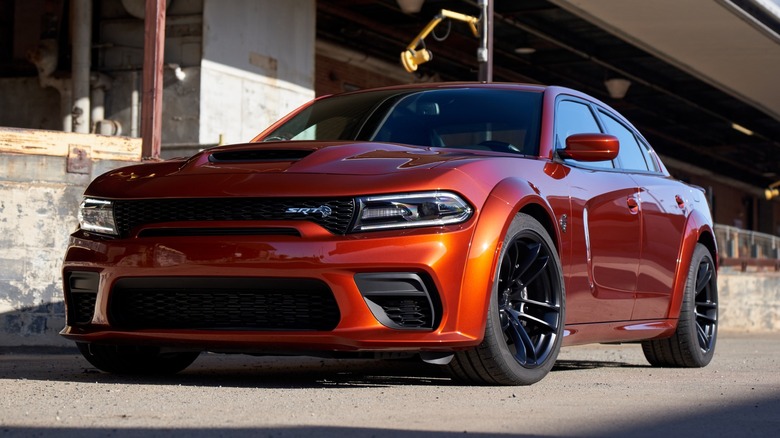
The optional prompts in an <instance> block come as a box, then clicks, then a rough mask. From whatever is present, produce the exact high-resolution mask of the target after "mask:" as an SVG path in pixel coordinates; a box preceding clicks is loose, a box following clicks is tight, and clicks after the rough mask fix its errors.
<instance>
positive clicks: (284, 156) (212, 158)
mask: <svg viewBox="0 0 780 438" xmlns="http://www.w3.org/2000/svg"><path fill="white" fill-rule="evenodd" d="M312 152H314V150H311V149H250V150H234V151H224V152H214V153H213V154H211V155H209V162H210V163H256V162H264V161H266V162H267V161H298V160H300V159H303V158H305V157H306V156H308V155H309V154H311V153H312Z"/></svg>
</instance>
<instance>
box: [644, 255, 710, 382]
mask: <svg viewBox="0 0 780 438" xmlns="http://www.w3.org/2000/svg"><path fill="white" fill-rule="evenodd" d="M717 335H718V280H717V273H716V271H715V263H714V262H713V261H712V255H710V252H709V250H707V248H706V247H705V246H704V245H702V244H697V245H696V248H695V249H694V251H693V256H692V257H691V266H690V268H689V269H688V279H687V281H686V283H685V293H684V295H683V302H682V307H681V308H680V319H679V321H678V322H677V330H676V331H675V332H674V335H672V337H671V338H668V339H657V340H651V341H644V342H642V350H643V351H644V353H645V358H647V361H648V362H650V364H651V365H655V366H664V367H685V368H698V367H703V366H706V365H707V364H708V363H710V361H711V360H712V355H713V354H714V352H715V341H716V340H717Z"/></svg>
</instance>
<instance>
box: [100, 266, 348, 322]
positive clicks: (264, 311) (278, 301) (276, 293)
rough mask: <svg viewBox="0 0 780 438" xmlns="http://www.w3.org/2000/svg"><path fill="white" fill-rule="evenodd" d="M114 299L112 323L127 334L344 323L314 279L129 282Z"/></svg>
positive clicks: (325, 290) (154, 279)
mask: <svg viewBox="0 0 780 438" xmlns="http://www.w3.org/2000/svg"><path fill="white" fill-rule="evenodd" d="M110 296H111V298H110V300H109V318H110V322H111V324H112V325H113V326H115V327H117V328H126V329H194V330H210V329H222V330H313V331H330V330H333V329H334V328H336V326H337V325H338V323H339V320H340V319H341V315H340V313H339V308H338V305H337V304H336V300H335V298H334V297H333V293H332V292H331V290H330V288H329V287H328V286H327V285H326V284H325V283H324V282H322V281H320V280H314V279H279V278H214V277H208V278H198V277H195V278H177V277H149V278H126V279H120V280H118V281H117V282H116V284H115V285H114V288H113V289H112V291H111V295H110Z"/></svg>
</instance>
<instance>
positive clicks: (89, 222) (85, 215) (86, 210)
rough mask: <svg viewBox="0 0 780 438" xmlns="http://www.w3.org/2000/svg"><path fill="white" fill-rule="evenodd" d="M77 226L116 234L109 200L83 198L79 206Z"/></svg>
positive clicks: (86, 229)
mask: <svg viewBox="0 0 780 438" xmlns="http://www.w3.org/2000/svg"><path fill="white" fill-rule="evenodd" d="M79 226H81V229H82V230H85V231H93V232H95V233H101V234H111V235H113V236H116V235H118V234H119V233H118V232H117V231H116V222H115V221H114V207H113V204H112V203H111V201H106V200H104V199H94V198H85V199H84V201H82V202H81V205H80V206H79Z"/></svg>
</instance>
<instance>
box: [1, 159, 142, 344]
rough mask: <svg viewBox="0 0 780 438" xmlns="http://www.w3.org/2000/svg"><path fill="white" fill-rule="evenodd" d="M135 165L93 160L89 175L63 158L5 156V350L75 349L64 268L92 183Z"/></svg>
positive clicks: (3, 285)
mask: <svg viewBox="0 0 780 438" xmlns="http://www.w3.org/2000/svg"><path fill="white" fill-rule="evenodd" d="M127 164H130V163H129V162H124V161H113V160H93V161H92V165H91V172H90V173H88V174H78V173H68V172H66V171H65V169H66V166H67V158H66V157H64V156H46V155H27V154H10V153H2V152H0V248H2V252H0V346H18V345H47V346H58V345H70V343H68V342H66V341H65V340H64V339H62V338H61V337H60V336H58V335H57V334H58V333H59V331H60V330H62V328H63V327H64V325H65V306H64V304H63V297H62V274H61V273H60V265H61V263H62V257H63V255H64V254H65V248H66V246H67V242H68V236H69V235H70V233H71V232H73V230H75V229H76V226H77V225H78V222H77V219H76V213H77V210H78V205H79V203H80V202H81V195H82V193H83V192H84V189H85V188H86V186H87V184H88V183H89V182H90V181H91V180H92V179H93V178H94V177H95V176H97V175H99V174H101V173H103V172H106V171H108V170H109V169H112V168H116V167H120V166H123V165H127Z"/></svg>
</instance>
